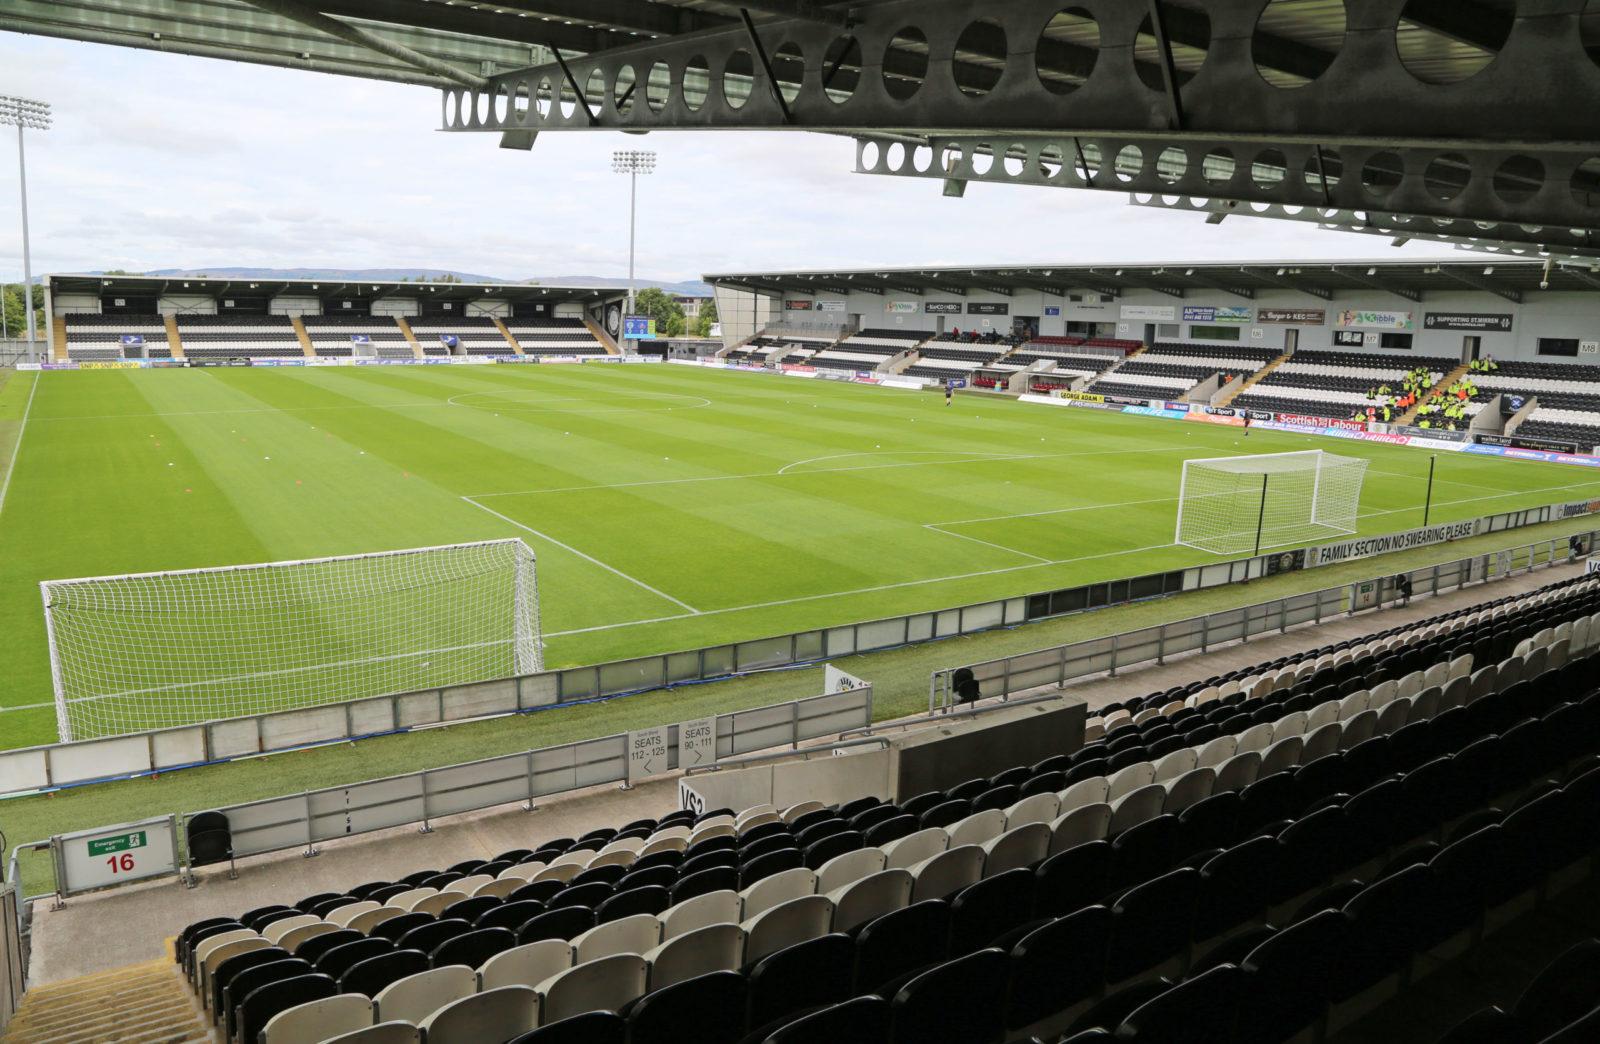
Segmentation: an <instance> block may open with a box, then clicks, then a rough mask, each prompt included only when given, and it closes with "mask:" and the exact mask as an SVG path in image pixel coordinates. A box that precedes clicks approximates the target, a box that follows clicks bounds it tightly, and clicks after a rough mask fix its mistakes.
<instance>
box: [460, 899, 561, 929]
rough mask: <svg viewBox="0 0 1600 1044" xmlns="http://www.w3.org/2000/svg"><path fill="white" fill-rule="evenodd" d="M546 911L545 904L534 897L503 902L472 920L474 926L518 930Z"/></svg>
mask: <svg viewBox="0 0 1600 1044" xmlns="http://www.w3.org/2000/svg"><path fill="white" fill-rule="evenodd" d="M542 913H544V904H543V903H540V902H535V901H534V900H532V899H524V900H522V901H521V902H515V903H501V904H500V905H499V906H496V907H495V908H494V909H492V910H486V911H484V912H483V913H482V914H480V915H479V917H478V919H477V920H475V921H473V922H472V926H473V927H474V928H510V929H511V930H512V931H516V930H517V929H518V928H521V927H522V926H523V925H525V924H527V923H528V922H529V921H531V920H533V919H534V918H535V917H537V916H539V915H540V914H542Z"/></svg>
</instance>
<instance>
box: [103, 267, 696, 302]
mask: <svg viewBox="0 0 1600 1044" xmlns="http://www.w3.org/2000/svg"><path fill="white" fill-rule="evenodd" d="M90 274H91V275H100V274H102V273H100V272H92V273H90ZM141 274H143V275H152V276H168V277H172V278H182V277H183V276H189V277H191V278H193V277H199V276H211V277H212V278H219V279H347V280H351V281H355V282H360V281H362V280H368V281H372V282H379V283H391V282H395V281H398V280H401V279H410V280H412V281H413V282H417V281H420V280H424V279H438V278H439V277H440V276H446V275H448V276H452V277H454V278H456V279H459V280H461V281H462V282H464V283H543V284H545V285H547V286H595V287H615V288H617V289H619V290H622V289H626V288H627V285H628V281H627V280H626V279H616V278H613V277H609V276H589V275H557V276H532V277H528V278H522V279H507V278H505V277H503V276H491V275H480V274H478V273H475V272H458V271H455V270H454V269H448V268H245V267H224V268H156V269H151V270H150V271H148V272H144V273H141ZM647 286H659V287H660V288H661V289H663V290H665V291H666V292H667V293H669V294H683V295H685V296H689V297H709V296H711V286H710V284H707V283H702V282H700V281H699V280H694V279H687V280H677V281H669V280H660V279H649V278H646V277H643V276H641V277H640V278H639V288H640V289H643V288H645V287H647Z"/></svg>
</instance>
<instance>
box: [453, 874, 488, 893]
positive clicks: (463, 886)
mask: <svg viewBox="0 0 1600 1044" xmlns="http://www.w3.org/2000/svg"><path fill="white" fill-rule="evenodd" d="M493 880H494V878H493V877H491V876H489V875H488V874H468V875H467V876H466V877H463V878H461V879H460V880H458V881H451V882H450V883H449V884H447V885H445V886H444V890H445V891H446V892H455V893H456V894H457V895H461V896H469V895H471V894H472V893H473V892H475V891H477V890H478V889H479V888H481V887H482V886H484V885H486V884H488V883H489V882H490V881H493Z"/></svg>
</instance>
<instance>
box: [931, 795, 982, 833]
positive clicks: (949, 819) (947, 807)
mask: <svg viewBox="0 0 1600 1044" xmlns="http://www.w3.org/2000/svg"><path fill="white" fill-rule="evenodd" d="M972 812H973V808H972V802H971V801H967V800H964V799H956V800H951V801H945V802H941V803H940V804H937V805H935V806H933V807H932V808H930V809H928V811H926V812H924V813H922V815H921V816H919V817H918V819H917V821H918V823H919V824H920V828H921V829H923V830H926V829H928V828H929V827H947V826H950V825H951V824H954V823H959V822H960V821H961V820H963V819H965V818H967V817H968V816H970V815H972Z"/></svg>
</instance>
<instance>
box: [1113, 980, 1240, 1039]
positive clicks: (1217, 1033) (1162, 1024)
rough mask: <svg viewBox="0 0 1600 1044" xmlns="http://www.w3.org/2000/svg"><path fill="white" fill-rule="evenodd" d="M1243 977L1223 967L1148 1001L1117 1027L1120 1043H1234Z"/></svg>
mask: <svg viewBox="0 0 1600 1044" xmlns="http://www.w3.org/2000/svg"><path fill="white" fill-rule="evenodd" d="M1243 990H1244V973H1243V972H1241V971H1240V970H1239V969H1238V968H1237V967H1235V966H1234V965H1231V964H1224V965H1222V966H1220V967H1217V968H1212V969H1211V970H1210V971H1207V972H1203V973H1201V974H1199V975H1195V976H1193V977H1191V978H1188V979H1186V980H1184V981H1183V982H1182V983H1179V984H1178V985H1177V986H1174V987H1173V988H1172V989H1170V990H1167V991H1166V992H1165V993H1162V994H1159V995H1158V996H1156V997H1154V998H1152V999H1150V1000H1148V1001H1145V1002H1144V1003H1143V1004H1141V1005H1139V1006H1138V1007H1137V1008H1135V1009H1133V1011H1132V1012H1130V1013H1129V1014H1128V1017H1127V1018H1125V1019H1123V1020H1122V1025H1120V1026H1118V1027H1117V1039H1118V1040H1134V1041H1144V1042H1147V1044H1222V1042H1225V1041H1232V1040H1233V1039H1234V1023H1235V1022H1236V1021H1238V1018H1239V1003H1240V998H1241V996H1242V993H1243Z"/></svg>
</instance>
